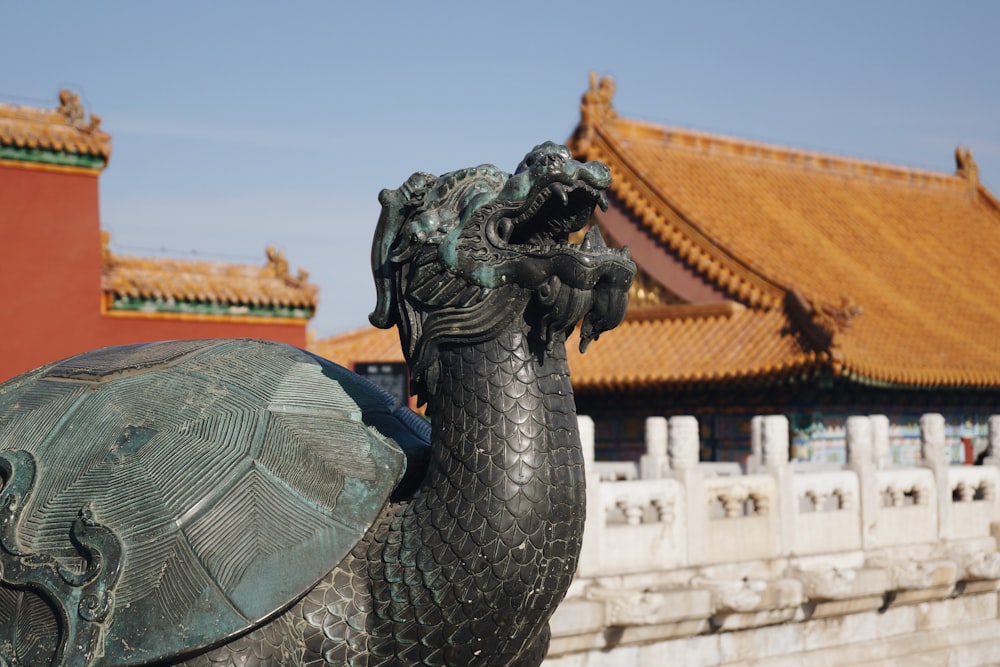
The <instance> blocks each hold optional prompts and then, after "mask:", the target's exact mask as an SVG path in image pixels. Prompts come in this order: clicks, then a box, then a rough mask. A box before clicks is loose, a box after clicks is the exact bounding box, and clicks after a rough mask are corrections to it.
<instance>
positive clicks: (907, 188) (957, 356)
mask: <svg viewBox="0 0 1000 667" xmlns="http://www.w3.org/2000/svg"><path fill="white" fill-rule="evenodd" d="M612 94H613V83H611V82H610V80H609V79H603V80H601V81H597V80H593V81H592V86H591V89H590V90H589V91H588V92H587V93H586V94H585V95H584V102H583V105H582V106H581V110H582V114H581V123H580V126H579V127H578V129H577V131H576V133H575V134H574V137H573V139H572V141H571V147H572V148H573V150H574V152H575V153H576V155H577V157H578V159H588V160H592V159H597V160H602V161H604V162H606V163H608V165H609V166H610V168H611V172H612V177H613V184H612V193H613V195H614V196H615V198H616V199H618V200H619V201H620V202H622V203H623V205H624V206H625V207H626V208H627V209H628V211H630V213H631V215H632V218H633V219H634V220H637V221H639V224H641V225H642V226H643V227H644V228H645V229H646V230H647V232H648V233H649V235H650V236H651V237H652V238H653V239H655V241H656V242H657V243H659V244H660V246H661V248H662V250H663V252H664V253H665V254H672V255H673V256H675V257H679V258H680V259H681V260H683V261H684V262H685V263H686V265H687V266H689V267H691V268H692V269H694V270H695V271H697V272H698V273H699V274H700V275H701V276H702V278H703V279H704V280H705V281H707V282H709V283H712V284H714V285H716V286H718V287H720V288H721V289H723V290H724V291H725V292H726V293H727V294H729V295H730V296H731V298H733V299H735V300H738V301H740V302H742V303H744V304H745V305H747V306H748V308H749V309H751V310H752V311H761V314H752V315H749V316H743V315H741V316H739V317H735V318H732V319H730V320H726V321H725V322H716V325H714V326H715V327H717V328H718V330H716V329H715V328H713V331H712V333H711V334H710V333H709V332H707V331H700V329H701V328H702V327H704V326H706V325H705V322H704V321H701V320H685V321H682V323H680V324H679V323H678V321H677V320H670V321H667V320H664V321H662V322H659V323H658V324H656V325H655V328H657V329H658V331H659V334H658V335H654V334H652V333H650V332H645V333H643V334H642V336H645V337H648V338H649V339H650V340H653V339H658V337H661V338H662V340H663V343H662V345H663V349H662V350H661V353H662V354H661V355H660V356H656V357H650V358H649V359H648V362H649V363H648V364H647V363H643V361H642V359H645V358H646V348H644V347H642V346H641V345H640V346H636V345H631V344H630V345H628V346H627V347H628V349H631V350H632V351H631V352H629V351H623V352H621V353H619V354H615V355H613V356H615V363H613V364H610V365H604V364H603V362H602V365H601V366H600V368H599V369H598V367H597V366H596V365H595V366H594V369H595V370H594V372H595V373H596V374H597V376H599V379H598V380H595V382H598V383H600V382H612V377H617V376H614V372H615V370H614V369H615V368H618V369H622V368H630V367H635V368H643V369H645V371H644V373H645V375H644V376H643V378H645V377H654V376H655V377H662V378H663V379H664V381H667V379H668V378H669V379H670V381H683V380H684V378H685V377H687V375H688V374H699V373H700V374H701V375H703V376H705V377H722V375H724V374H725V373H728V372H730V371H732V370H734V369H733V368H732V366H731V363H732V362H731V360H727V357H726V356H725V352H726V350H723V349H721V348H720V349H718V350H717V352H718V354H715V353H713V354H709V353H708V351H706V350H703V351H700V352H696V353H695V354H694V356H693V357H692V356H691V355H692V350H687V349H684V347H685V346H684V341H687V340H691V339H692V338H691V337H692V336H694V338H693V340H697V335H701V336H709V335H711V336H721V337H723V338H724V337H725V335H727V334H726V332H727V331H729V329H730V327H737V326H744V325H745V326H747V327H748V332H754V333H752V334H750V333H748V335H751V336H759V337H761V339H760V340H759V341H758V343H759V345H760V347H759V350H764V349H770V350H772V353H773V354H778V355H779V356H781V360H778V359H776V358H775V359H771V360H769V361H767V362H766V363H765V364H764V365H762V366H759V367H755V366H753V363H752V360H753V358H754V356H753V354H755V353H746V354H747V355H748V356H747V359H745V361H747V362H748V363H747V364H746V365H745V367H744V370H743V371H739V372H750V371H749V370H746V369H753V368H758V370H756V371H753V372H756V373H768V372H770V370H769V369H772V368H774V364H776V363H777V364H779V365H781V364H784V365H789V364H790V367H792V366H796V365H797V364H798V363H799V362H798V361H797V357H796V356H795V354H796V353H795V352H794V351H793V350H792V349H791V348H787V349H784V351H783V352H779V351H780V350H782V344H783V341H784V338H783V337H782V335H781V334H780V332H781V331H782V329H781V327H774V326H772V327H771V328H770V329H769V330H770V333H769V334H768V333H766V332H765V329H766V327H765V328H758V327H760V326H762V325H760V324H759V322H763V321H765V320H767V321H772V322H776V321H777V320H776V319H775V318H777V317H778V313H779V312H780V313H781V317H784V318H786V319H789V322H791V323H792V324H793V325H796V326H798V328H799V329H800V330H801V331H804V332H805V333H807V334H810V335H811V336H812V342H813V343H814V344H815V348H816V349H815V350H814V352H818V353H822V357H823V360H824V363H828V364H829V365H830V368H831V369H833V370H834V371H835V372H838V373H844V374H851V375H853V376H855V377H857V378H859V379H861V380H863V381H868V382H874V383H886V384H891V385H908V386H966V387H983V386H998V385H1000V355H997V354H996V352H995V347H996V345H995V340H996V339H995V333H994V332H995V331H997V330H998V327H1000V206H998V203H997V200H996V198H995V197H994V196H993V195H992V194H991V193H990V192H988V191H987V190H986V189H985V188H984V187H983V185H982V184H980V183H979V181H978V174H977V169H976V166H975V162H974V161H973V160H972V156H971V153H970V152H969V151H968V150H963V149H959V150H958V151H957V152H956V160H957V162H958V170H957V172H956V173H955V174H946V173H939V172H932V171H926V170H918V169H910V168H906V167H900V166H897V165H891V164H884V163H878V162H872V161H867V160H858V159H853V158H845V157H840V156H835V155H829V154H823V153H816V152H810V151H801V150H796V149H790V148H785V147H780V146H773V145H768V144H762V143H759V142H752V141H744V140H740V139H733V138H728V137H721V136H717V135H712V134H706V133H700V132H693V131H690V130H684V129H678V128H672V127H667V126H662V125H655V124H651V123H645V122H639V121H634V120H628V119H624V118H621V117H619V116H618V114H617V113H616V112H615V110H614V109H613V108H612V106H611V96H612ZM667 287H669V286H667ZM797 311H799V312H798V316H796V312H797ZM765 313H771V314H770V315H765ZM737 322H742V323H743V324H740V325H738V324H737ZM751 323H753V324H751ZM651 327H653V325H651V324H646V325H644V327H643V328H651ZM637 328H639V327H638V326H637V325H634V324H629V323H628V322H626V323H625V324H624V325H623V326H622V328H621V332H620V333H619V332H617V331H616V332H612V334H609V335H613V334H616V335H617V336H616V337H620V336H638V335H640V334H639V333H638V331H632V330H633V329H637ZM696 331H698V332H699V333H697V334H696V333H695V332H696ZM719 332H722V333H719ZM728 335H734V336H735V333H732V332H730V333H729V334H728ZM764 338H769V339H770V343H767V342H766V341H765V340H764ZM643 340H645V338H644V339H643ZM720 340H721V338H720ZM785 342H787V341H785ZM645 344H646V345H648V344H651V343H645ZM731 344H732V345H734V346H735V347H736V349H740V350H741V353H744V351H743V350H742V348H740V347H739V345H737V343H736V341H735V339H734V341H733V342H732V343H731ZM754 349H755V350H757V349H758V348H754ZM682 350H683V351H682ZM601 354H602V355H608V351H607V350H606V349H605V350H603V351H602V353H601ZM782 355H783V356H782ZM594 363H595V364H596V362H594ZM650 364H651V365H650ZM653 367H657V368H659V369H661V370H659V371H657V370H654V368H653ZM685 368H688V369H690V370H683V369H685ZM619 372H624V371H619ZM657 374H659V375H657ZM643 378H639V377H638V376H637V377H636V379H635V381H634V382H633V385H636V386H639V385H644V384H647V383H648V381H647V380H645V379H643ZM615 382H618V381H617V380H615ZM625 384H628V383H625Z"/></svg>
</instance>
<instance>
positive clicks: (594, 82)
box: [574, 72, 971, 188]
mask: <svg viewBox="0 0 1000 667" xmlns="http://www.w3.org/2000/svg"><path fill="white" fill-rule="evenodd" d="M614 92H615V85H614V80H613V79H612V78H611V77H609V76H606V77H601V78H600V79H598V78H597V75H596V74H595V73H593V72H591V75H590V88H589V90H587V91H586V92H585V93H584V94H583V98H582V100H581V103H580V125H579V127H578V129H577V132H576V136H575V137H574V138H575V139H576V140H577V141H578V142H580V144H581V149H584V150H585V149H586V147H587V146H588V145H589V143H590V142H591V141H592V140H593V138H594V136H595V134H596V130H597V128H598V127H599V126H601V125H613V126H615V127H616V129H619V130H621V131H623V133H624V134H628V133H629V132H631V133H633V134H635V135H640V136H636V137H633V138H637V139H641V138H648V137H651V138H659V139H660V140H662V141H664V143H670V144H674V145H675V146H677V147H680V148H687V149H692V150H700V151H703V152H717V153H721V154H724V155H728V156H732V157H742V158H749V159H762V160H769V161H772V162H777V163H780V164H785V165H789V164H791V165H798V166H801V167H803V168H805V169H817V170H821V171H827V172H829V173H834V174H846V175H855V176H863V177H867V178H884V179H887V180H895V181H902V182H907V183H910V184H913V185H918V186H927V185H939V186H945V187H950V188H953V187H961V186H962V185H963V183H964V182H965V181H964V179H963V177H962V174H961V171H962V162H959V172H960V173H958V174H954V173H952V174H949V173H946V172H942V171H934V170H931V169H921V168H918V167H909V166H905V165H899V164H894V163H891V162H885V161H881V160H872V159H868V158H860V157H850V156H845V155H838V154H836V153H829V152H825V151H818V150H810V149H806V148H797V147H793V146H785V145H781V144H777V143H772V142H766V141H759V140H754V139H746V138H742V137H736V136H732V135H727V134H722V133H717V132H706V131H704V130H694V129H690V128H683V127H678V126H674V125H669V124H665V123H657V122H654V121H645V120H636V119H632V118H622V117H621V116H619V115H618V113H617V112H616V111H615V109H614V107H613V105H612V100H613V97H614ZM641 135H647V137H643V136H641ZM965 154H967V155H968V159H969V161H970V162H971V151H968V150H967V149H966V151H965ZM956 157H958V152H956Z"/></svg>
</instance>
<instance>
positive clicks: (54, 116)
mask: <svg viewBox="0 0 1000 667" xmlns="http://www.w3.org/2000/svg"><path fill="white" fill-rule="evenodd" d="M59 101H60V104H59V106H58V108H56V109H39V108H34V107H26V106H17V105H9V104H0V199H2V201H3V205H2V207H0V240H2V247H3V254H4V259H3V262H0V307H2V308H3V311H4V312H3V320H2V322H3V323H2V325H0V339H2V341H3V347H4V352H3V354H2V355H0V381H2V380H5V379H7V378H10V377H12V376H14V375H16V374H18V373H20V372H23V371H26V370H29V369H31V368H34V367H36V366H38V365H41V364H43V363H47V362H50V361H54V360H56V359H60V358H63V357H66V356H69V355H72V354H76V353H79V352H83V351H85V350H88V349H92V348H96V347H103V346H107V345H117V344H124V343H138V342H146V341H152V340H162V339H176V338H214V337H251V338H265V339H269V340H276V341H280V342H285V343H290V344H292V345H297V346H300V347H303V346H305V344H306V325H307V324H308V322H309V320H310V318H311V317H312V314H313V313H314V311H315V309H316V305H317V302H318V296H317V294H318V289H317V287H316V286H315V285H313V284H311V283H309V282H308V280H307V275H306V274H305V272H302V271H299V272H298V273H297V274H296V275H293V274H292V273H291V272H290V271H289V268H288V262H287V261H286V260H285V258H284V257H283V256H282V254H281V253H280V252H278V251H277V250H275V249H273V248H269V249H267V257H266V259H265V258H263V257H262V262H261V264H260V265H245V264H232V263H227V262H214V261H195V260H181V259H164V258H143V257H133V256H128V255H121V254H118V253H112V252H111V251H110V250H109V247H108V245H109V237H108V235H107V233H106V232H103V231H102V230H101V226H100V211H99V199H98V180H99V178H100V176H101V174H102V172H103V171H104V169H105V167H107V165H108V161H109V159H110V157H111V137H110V135H108V134H107V133H106V132H105V131H103V130H102V129H101V119H100V118H99V117H98V116H96V115H94V114H90V115H89V116H88V115H87V113H86V112H85V110H84V108H83V106H82V105H81V104H80V101H79V97H78V96H77V95H75V94H73V93H72V92H70V91H66V90H64V91H62V92H61V93H60V94H59Z"/></svg>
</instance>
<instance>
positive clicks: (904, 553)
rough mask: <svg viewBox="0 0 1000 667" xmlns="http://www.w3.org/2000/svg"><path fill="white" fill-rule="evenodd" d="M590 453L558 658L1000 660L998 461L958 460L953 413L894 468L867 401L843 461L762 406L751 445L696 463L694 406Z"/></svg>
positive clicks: (560, 615)
mask: <svg viewBox="0 0 1000 667" xmlns="http://www.w3.org/2000/svg"><path fill="white" fill-rule="evenodd" d="M580 423H581V434H582V437H583V440H584V451H585V454H586V455H587V457H588V485H589V486H588V498H587V500H588V509H587V512H588V514H587V532H586V535H585V539H584V551H583V555H582V558H581V562H580V567H579V570H578V573H577V577H576V579H575V581H574V583H573V586H572V588H571V590H570V593H569V595H568V596H567V599H566V600H565V601H564V603H563V604H562V605H561V606H560V608H559V610H558V611H557V612H556V614H555V616H554V617H553V619H552V630H553V639H552V644H551V647H550V651H549V657H548V658H547V660H546V662H545V664H546V665H547V666H548V667H585V666H586V667H597V666H601V667H603V666H608V667H611V666H614V667H619V666H621V667H624V666H626V665H628V666H641V667H652V666H653V665H657V666H660V665H681V666H683V667H690V666H704V667H708V666H714V665H728V666H736V665H747V666H749V665H751V664H752V665H755V666H761V667H763V666H774V667H778V666H784V665H788V666H791V665H802V664H808V665H810V666H812V665H831V666H832V665H864V664H870V665H961V666H962V667H966V666H973V665H992V664H1000V619H998V614H997V609H998V598H997V587H998V582H1000V553H998V550H997V542H996V539H995V534H994V533H995V529H994V524H995V522H996V521H997V518H998V512H1000V501H998V494H997V488H998V485H1000V468H998V467H997V466H995V465H992V463H993V462H994V461H995V459H994V458H993V457H992V454H993V451H992V447H993V445H994V444H995V443H996V442H997V439H998V438H1000V418H993V419H991V420H990V426H991V438H990V441H991V450H990V451H987V458H986V462H987V465H982V466H952V465H949V464H948V463H947V458H946V456H945V441H944V420H943V418H942V417H941V416H940V415H925V416H924V418H923V419H922V420H921V455H922V456H921V463H920V465H919V466H916V467H912V466H911V467H898V468H897V467H892V466H891V464H890V462H889V459H888V457H887V456H886V452H887V448H888V440H887V438H888V436H887V434H888V428H887V420H886V419H885V418H884V417H880V416H864V417H851V418H850V419H849V420H848V423H847V464H846V465H845V466H843V467H842V468H836V467H833V468H832V467H830V466H822V467H821V466H814V465H801V464H794V463H791V462H790V461H789V442H788V434H789V429H788V422H787V420H786V419H785V418H784V417H782V416H768V417H756V418H754V420H753V422H752V424H751V433H752V447H751V451H752V454H751V457H750V460H749V461H748V463H747V466H746V471H744V470H742V469H741V468H740V467H739V466H735V465H733V464H730V465H721V466H720V465H717V464H714V465H713V464H703V463H699V461H698V451H699V447H698V445H699V443H698V424H697V422H696V421H695V419H694V418H693V417H683V416H681V417H672V418H670V419H669V420H667V419H664V418H660V417H653V418H650V419H649V420H647V443H646V449H647V452H646V455H645V456H644V457H643V458H642V460H641V461H640V462H639V464H638V466H633V467H632V468H631V469H627V466H622V465H621V464H616V465H614V466H606V465H603V464H601V463H595V462H594V461H593V456H592V452H593V444H592V434H593V423H592V422H591V421H590V420H589V419H588V418H586V417H581V420H580Z"/></svg>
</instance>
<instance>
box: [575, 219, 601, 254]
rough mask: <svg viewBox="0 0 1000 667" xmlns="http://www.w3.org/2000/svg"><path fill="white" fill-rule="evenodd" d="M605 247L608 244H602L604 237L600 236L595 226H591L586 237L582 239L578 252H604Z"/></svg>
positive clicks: (599, 231)
mask: <svg viewBox="0 0 1000 667" xmlns="http://www.w3.org/2000/svg"><path fill="white" fill-rule="evenodd" d="M607 247H608V244H607V243H605V242H604V237H603V236H601V230H599V229H598V228H597V225H591V226H590V229H589V230H587V235H586V236H584V237H583V243H581V244H580V250H586V251H593V250H604V249H606V248H607Z"/></svg>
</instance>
